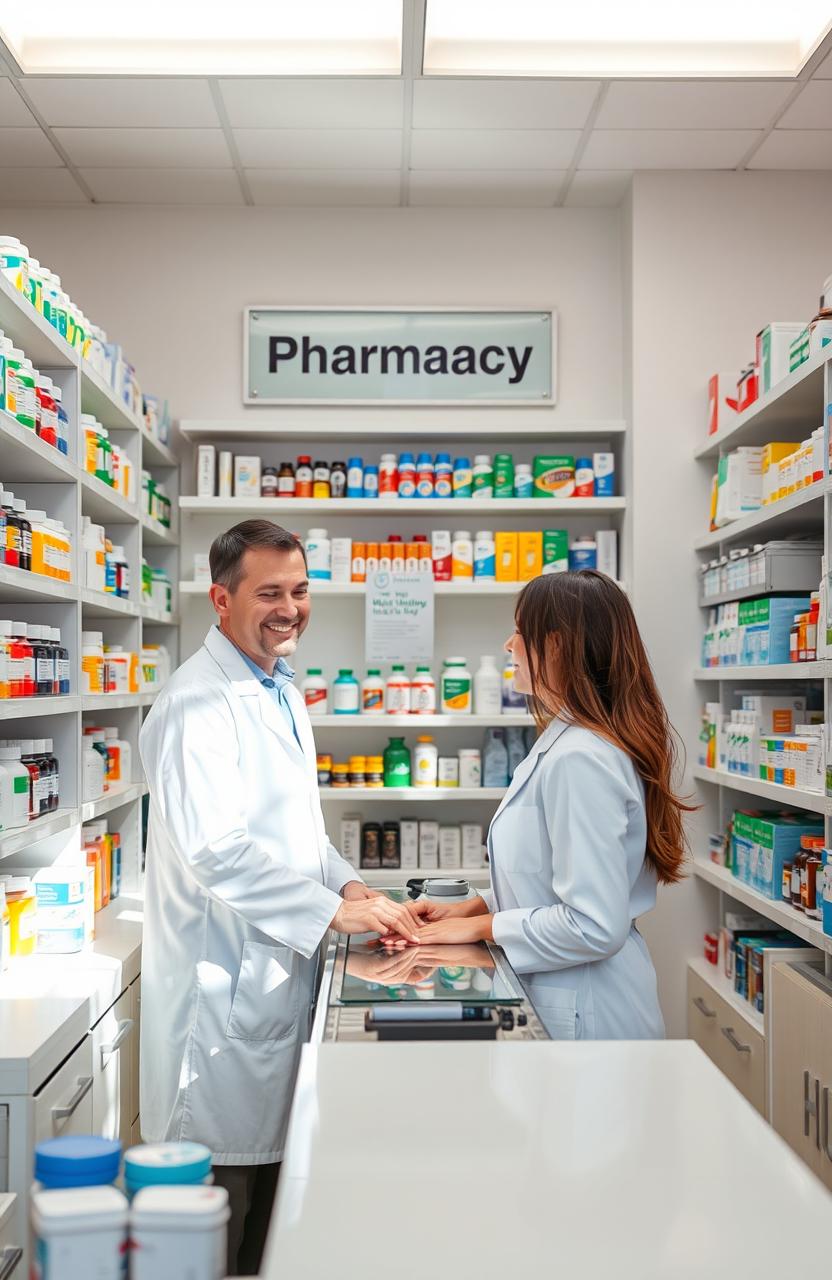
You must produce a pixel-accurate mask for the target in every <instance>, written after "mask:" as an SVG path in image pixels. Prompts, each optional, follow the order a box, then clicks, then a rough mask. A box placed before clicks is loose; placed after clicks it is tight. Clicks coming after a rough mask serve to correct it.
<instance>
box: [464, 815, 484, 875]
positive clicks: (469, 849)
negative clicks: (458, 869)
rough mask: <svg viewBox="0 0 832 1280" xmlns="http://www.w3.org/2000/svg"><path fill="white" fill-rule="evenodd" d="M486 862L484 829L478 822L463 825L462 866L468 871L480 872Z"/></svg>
mask: <svg viewBox="0 0 832 1280" xmlns="http://www.w3.org/2000/svg"><path fill="white" fill-rule="evenodd" d="M484 860H485V850H484V849H483V843H482V827H481V826H480V824H479V823H478V822H463V824H462V866H463V870H466V871H477V870H479V869H480V868H481V867H482V866H483V863H484Z"/></svg>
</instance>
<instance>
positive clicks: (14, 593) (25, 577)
mask: <svg viewBox="0 0 832 1280" xmlns="http://www.w3.org/2000/svg"><path fill="white" fill-rule="evenodd" d="M77 599H78V588H77V587H76V586H75V584H74V583H72V582H59V581H58V580H57V578H48V577H47V576H46V574H45V573H32V572H31V570H29V569H12V568H9V566H8V565H0V601H3V602H5V601H13V602H15V603H20V604H29V603H30V602H31V603H37V602H38V601H44V602H45V603H53V602H54V601H56V600H77Z"/></svg>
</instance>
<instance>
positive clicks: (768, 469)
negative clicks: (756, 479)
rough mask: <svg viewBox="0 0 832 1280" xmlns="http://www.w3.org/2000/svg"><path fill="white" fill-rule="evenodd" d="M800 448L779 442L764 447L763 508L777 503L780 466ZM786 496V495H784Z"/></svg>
mask: <svg viewBox="0 0 832 1280" xmlns="http://www.w3.org/2000/svg"><path fill="white" fill-rule="evenodd" d="M798 448H799V446H798V445H796V444H793V443H792V444H790V443H788V442H777V443H771V444H767V445H764V446H763V455H762V459H761V466H762V473H763V506H767V505H768V503H770V502H777V500H778V496H779V493H778V491H779V489H780V484H781V481H780V474H781V473H780V469H779V466H778V464H779V463H780V462H781V461H782V460H783V459H784V458H788V457H789V455H790V454H792V453H794V452H795V451H796V450H797V449H798ZM782 496H785V495H782Z"/></svg>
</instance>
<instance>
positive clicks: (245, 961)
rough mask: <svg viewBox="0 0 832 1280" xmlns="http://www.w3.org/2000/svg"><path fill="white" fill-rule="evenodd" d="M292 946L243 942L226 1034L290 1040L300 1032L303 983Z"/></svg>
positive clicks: (233, 1036) (235, 1037)
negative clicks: (299, 1012) (299, 976)
mask: <svg viewBox="0 0 832 1280" xmlns="http://www.w3.org/2000/svg"><path fill="white" fill-rule="evenodd" d="M295 967H296V957H295V953H294V951H292V950H291V948H290V947H269V946H266V945H264V944H263V943H262V942H246V943H244V944H243V958H242V961H241V964H240V973H239V975H238V978H237V989H236V991H235V992H234V999H233V1000H232V1002H231V1012H230V1014H229V1016H228V1023H227V1025H226V1028H225V1034H226V1035H227V1036H229V1037H230V1038H231V1039H233V1040H261V1041H262V1040H286V1039H288V1038H290V1037H291V1036H293V1035H294V1034H295V1033H296V1032H297V1026H298V1000H299V995H300V985H299V982H298V976H297V974H296V973H295V972H294V970H295Z"/></svg>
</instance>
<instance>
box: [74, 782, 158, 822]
mask: <svg viewBox="0 0 832 1280" xmlns="http://www.w3.org/2000/svg"><path fill="white" fill-rule="evenodd" d="M146 794H147V785H146V783H144V782H111V783H110V786H109V789H108V791H107V793H106V795H103V796H101V797H100V798H99V799H98V800H87V801H85V802H84V804H82V805H81V821H82V822H92V821H93V820H94V819H95V818H103V817H104V815H105V813H112V811H113V810H114V809H120V808H121V807H122V806H123V805H126V804H132V803H133V802H134V801H135V800H141V798H142V796H144V795H146Z"/></svg>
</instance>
